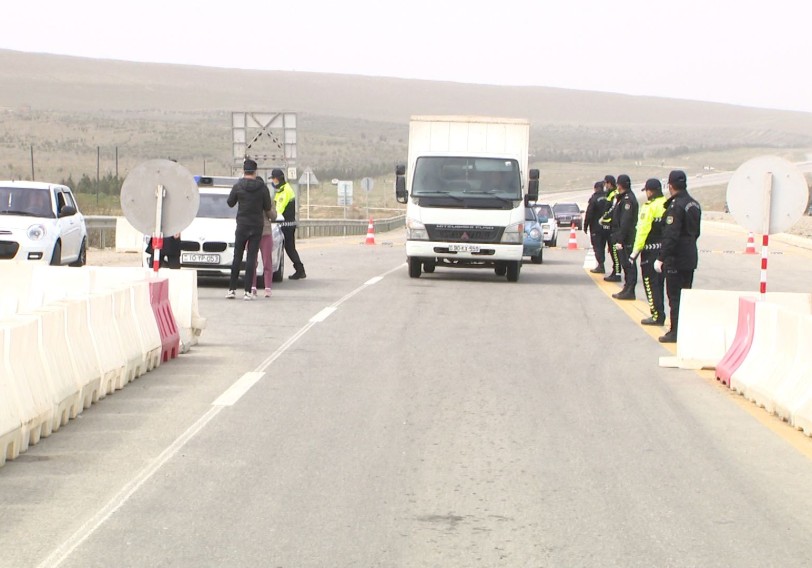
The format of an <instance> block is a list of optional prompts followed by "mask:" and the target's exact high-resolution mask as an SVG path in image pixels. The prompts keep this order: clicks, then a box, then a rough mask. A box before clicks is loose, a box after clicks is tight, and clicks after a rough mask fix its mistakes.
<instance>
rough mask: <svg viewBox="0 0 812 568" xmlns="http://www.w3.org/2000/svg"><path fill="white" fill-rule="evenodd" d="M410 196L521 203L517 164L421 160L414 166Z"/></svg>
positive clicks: (486, 160) (448, 158)
mask: <svg viewBox="0 0 812 568" xmlns="http://www.w3.org/2000/svg"><path fill="white" fill-rule="evenodd" d="M412 195H413V196H414V197H424V196H436V195H447V196H451V197H464V198H465V199H477V198H493V197H497V198H501V199H521V197H522V187H521V177H520V175H519V163H518V162H517V161H516V160H509V159H505V158H472V157H459V156H424V157H421V158H418V159H417V163H416V164H415V168H414V179H413V181H412Z"/></svg>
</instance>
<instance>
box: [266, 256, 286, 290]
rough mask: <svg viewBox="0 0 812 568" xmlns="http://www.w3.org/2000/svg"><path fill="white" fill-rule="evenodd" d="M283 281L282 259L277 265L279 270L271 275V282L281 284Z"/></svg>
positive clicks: (283, 264)
mask: <svg viewBox="0 0 812 568" xmlns="http://www.w3.org/2000/svg"><path fill="white" fill-rule="evenodd" d="M284 279H285V261H284V259H283V260H282V262H280V263H279V270H277V271H276V272H274V273H273V276H271V280H273V281H274V282H282V281H283V280H284ZM266 287H267V286H266Z"/></svg>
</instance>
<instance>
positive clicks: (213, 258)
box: [181, 252, 220, 264]
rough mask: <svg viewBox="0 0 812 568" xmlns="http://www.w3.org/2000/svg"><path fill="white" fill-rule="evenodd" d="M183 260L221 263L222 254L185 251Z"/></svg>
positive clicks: (196, 262) (192, 262)
mask: <svg viewBox="0 0 812 568" xmlns="http://www.w3.org/2000/svg"><path fill="white" fill-rule="evenodd" d="M181 261H182V262H187V263H189V264H220V255H219V254H199V253H196V252H185V253H183V254H182V255H181Z"/></svg>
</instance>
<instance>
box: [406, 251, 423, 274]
mask: <svg viewBox="0 0 812 568" xmlns="http://www.w3.org/2000/svg"><path fill="white" fill-rule="evenodd" d="M407 261H408V264H409V276H410V277H411V278H420V269H421V268H422V264H423V263H422V262H420V259H419V258H413V257H411V256H410V257H409V258H408V259H407Z"/></svg>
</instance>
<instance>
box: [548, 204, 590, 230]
mask: <svg viewBox="0 0 812 568" xmlns="http://www.w3.org/2000/svg"><path fill="white" fill-rule="evenodd" d="M553 214H554V215H555V222H556V224H558V226H559V227H569V226H571V225H572V224H573V223H575V228H576V229H578V230H579V231H580V230H581V229H583V224H584V222H583V219H582V218H581V210H580V209H579V208H578V204H577V203H556V204H555V205H553Z"/></svg>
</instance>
